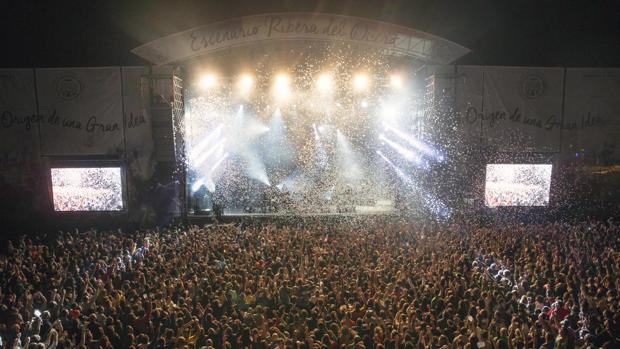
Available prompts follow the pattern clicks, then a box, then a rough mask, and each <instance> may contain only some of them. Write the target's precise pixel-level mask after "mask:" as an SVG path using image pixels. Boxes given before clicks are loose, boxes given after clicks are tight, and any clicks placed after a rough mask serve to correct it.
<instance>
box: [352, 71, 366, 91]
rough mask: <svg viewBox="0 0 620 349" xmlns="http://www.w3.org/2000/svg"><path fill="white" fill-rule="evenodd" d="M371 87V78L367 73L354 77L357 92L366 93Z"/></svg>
mask: <svg viewBox="0 0 620 349" xmlns="http://www.w3.org/2000/svg"><path fill="white" fill-rule="evenodd" d="M369 85H370V78H369V77H368V74H365V73H357V74H356V75H355V76H354V77H353V88H355V90H357V91H364V90H366V89H367V88H368V86H369Z"/></svg>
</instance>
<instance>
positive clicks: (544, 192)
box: [484, 164, 552, 207]
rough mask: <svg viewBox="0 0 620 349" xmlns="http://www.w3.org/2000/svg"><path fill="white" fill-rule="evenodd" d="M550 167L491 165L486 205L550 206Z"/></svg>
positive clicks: (545, 165)
mask: <svg viewBox="0 0 620 349" xmlns="http://www.w3.org/2000/svg"><path fill="white" fill-rule="evenodd" d="M551 169H552V165H549V164H488V165H487V174H486V187H485V194H484V196H485V204H486V205H487V206H489V207H498V206H547V205H548V204H549V188H550V187H551Z"/></svg>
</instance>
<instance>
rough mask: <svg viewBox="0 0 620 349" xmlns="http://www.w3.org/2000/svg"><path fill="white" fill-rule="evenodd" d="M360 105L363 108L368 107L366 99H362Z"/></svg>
mask: <svg viewBox="0 0 620 349" xmlns="http://www.w3.org/2000/svg"><path fill="white" fill-rule="evenodd" d="M360 105H361V106H362V108H364V109H366V108H368V102H366V101H362V102H361V103H360Z"/></svg>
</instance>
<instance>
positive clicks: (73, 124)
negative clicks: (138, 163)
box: [36, 67, 123, 155]
mask: <svg viewBox="0 0 620 349" xmlns="http://www.w3.org/2000/svg"><path fill="white" fill-rule="evenodd" d="M36 79H37V93H38V98H39V112H40V114H41V115H43V116H44V118H45V122H44V123H41V149H42V153H43V154H44V155H86V154H88V155H93V154H119V153H121V151H122V147H123V109H122V97H121V72H120V68H119V67H110V68H74V69H37V76H36Z"/></svg>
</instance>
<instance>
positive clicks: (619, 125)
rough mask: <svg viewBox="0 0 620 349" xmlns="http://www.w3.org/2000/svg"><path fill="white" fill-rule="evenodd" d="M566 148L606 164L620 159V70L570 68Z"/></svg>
mask: <svg viewBox="0 0 620 349" xmlns="http://www.w3.org/2000/svg"><path fill="white" fill-rule="evenodd" d="M562 137H563V138H562V151H563V152H564V153H569V154H571V155H573V156H576V157H585V158H586V159H587V161H588V162H590V163H597V164H601V165H605V164H608V163H612V162H614V161H615V162H617V161H620V149H618V148H617V143H618V140H620V69H604V68H570V69H567V71H566V98H565V112H564V133H563V135H562Z"/></svg>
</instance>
